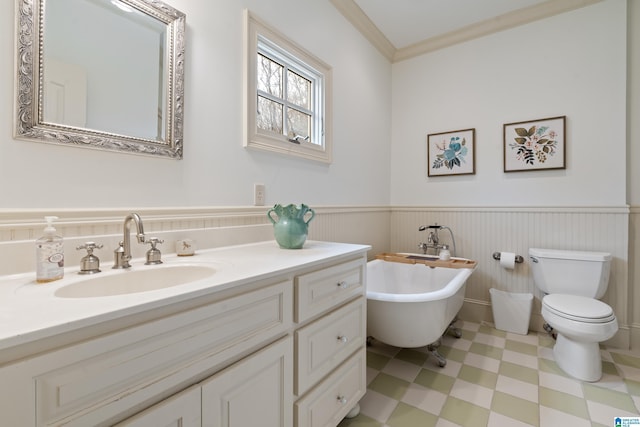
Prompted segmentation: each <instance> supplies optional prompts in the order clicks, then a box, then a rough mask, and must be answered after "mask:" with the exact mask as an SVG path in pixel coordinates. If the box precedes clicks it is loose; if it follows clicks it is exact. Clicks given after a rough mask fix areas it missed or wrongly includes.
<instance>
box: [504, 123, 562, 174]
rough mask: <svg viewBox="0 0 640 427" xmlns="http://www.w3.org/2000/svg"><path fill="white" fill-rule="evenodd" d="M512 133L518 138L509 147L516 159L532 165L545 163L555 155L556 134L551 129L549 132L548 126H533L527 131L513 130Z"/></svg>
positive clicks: (521, 129)
mask: <svg viewBox="0 0 640 427" xmlns="http://www.w3.org/2000/svg"><path fill="white" fill-rule="evenodd" d="M514 131H515V132H516V134H517V135H518V136H517V137H515V138H514V140H515V142H513V143H511V144H509V147H511V149H512V150H516V159H518V160H520V161H522V162H524V163H526V164H528V165H534V164H535V163H536V162H538V163H544V162H546V161H547V159H548V158H549V156H553V155H554V154H555V152H556V147H557V146H558V141H557V140H556V138H557V137H558V134H557V133H556V131H554V130H553V129H551V130H549V126H535V125H534V126H531V127H530V128H529V129H525V128H515V129H514Z"/></svg>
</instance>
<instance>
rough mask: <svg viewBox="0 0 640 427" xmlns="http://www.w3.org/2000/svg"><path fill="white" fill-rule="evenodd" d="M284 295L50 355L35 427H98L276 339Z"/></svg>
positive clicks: (285, 289) (212, 309)
mask: <svg viewBox="0 0 640 427" xmlns="http://www.w3.org/2000/svg"><path fill="white" fill-rule="evenodd" d="M292 294H293V289H292V283H291V281H285V282H281V283H278V284H276V285H272V286H269V287H265V288H263V289H259V290H256V291H253V292H250V293H247V294H243V295H240V296H236V297H232V298H228V299H225V300H221V301H218V302H215V303H212V304H209V305H206V306H203V307H200V308H197V309H193V310H190V311H187V312H184V313H180V314H177V315H173V316H169V317H167V318H164V319H160V320H156V321H153V322H150V323H147V324H144V325H141V326H137V327H134V328H130V329H127V330H124V331H122V332H117V333H114V334H110V335H108V336H105V337H103V338H98V339H95V340H91V341H88V342H86V343H83V344H79V345H76V346H73V347H70V348H66V349H63V350H59V351H57V352H55V360H51V362H50V363H52V364H54V365H56V364H57V365H58V366H62V367H60V368H57V369H54V370H53V371H50V372H48V373H45V374H42V375H39V376H37V377H36V378H35V385H36V393H37V394H36V401H37V409H36V418H37V425H38V426H45V425H47V426H48V425H62V424H64V425H65V426H75V425H78V426H87V425H99V424H100V423H103V422H104V421H105V420H109V419H110V418H109V417H111V416H113V414H114V413H121V412H125V411H127V410H128V409H129V408H132V407H134V406H135V405H138V404H140V403H141V402H145V401H148V400H149V399H153V397H154V396H156V395H159V394H160V393H163V392H165V391H166V390H167V389H169V388H171V387H176V386H178V385H179V384H184V382H185V381H188V380H190V379H191V378H196V377H197V376H198V375H201V374H202V373H204V372H206V371H207V370H211V369H212V368H214V367H216V366H217V365H221V364H223V363H224V362H225V361H226V360H228V359H230V358H233V357H235V356H237V355H239V354H241V353H242V352H244V351H247V350H249V349H251V348H253V347H255V346H257V345H259V344H260V343H262V342H265V340H268V339H272V338H274V337H276V336H278V335H280V334H282V333H284V332H285V331H286V330H288V328H289V327H290V326H291V324H292V305H293V304H292V303H293V295H292ZM61 361H65V362H66V363H65V364H64V365H62V364H61V363H60V362H61ZM45 363H46V362H45Z"/></svg>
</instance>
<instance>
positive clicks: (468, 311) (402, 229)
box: [390, 206, 640, 348]
mask: <svg viewBox="0 0 640 427" xmlns="http://www.w3.org/2000/svg"><path fill="white" fill-rule="evenodd" d="M629 211H630V210H629V207H627V206H622V207H604V208H603V207H593V208H592V207H576V208H524V207H523V208H506V207H499V208H488V207H483V208H464V207H454V208H447V207H436V208H434V207H429V208H427V207H392V208H391V241H390V250H391V251H392V252H418V244H419V243H420V242H426V241H427V231H422V232H420V231H418V227H419V226H420V225H428V224H435V223H438V224H440V225H446V226H448V227H450V228H451V229H452V230H453V233H454V236H455V241H456V246H457V248H456V249H457V255H458V256H462V257H465V258H471V259H474V260H477V261H478V268H477V270H476V271H475V272H474V274H473V275H472V276H471V278H470V279H469V281H468V284H467V291H466V298H465V304H464V307H463V309H462V311H461V314H460V317H461V318H463V319H468V320H474V321H478V322H480V321H485V322H493V315H492V312H491V304H490V301H491V299H490V295H489V289H490V288H497V289H501V290H505V291H509V292H526V293H533V294H534V296H535V298H534V306H533V315H532V318H531V329H533V330H542V323H543V321H542V318H541V316H540V296H541V295H540V293H539V292H538V291H537V290H536V289H535V286H534V284H533V278H532V276H531V273H530V271H529V259H528V250H529V248H530V247H539V248H556V249H575V250H593V251H606V252H610V253H611V254H612V255H613V263H612V269H611V276H610V282H609V289H608V291H607V294H606V295H605V297H604V301H606V302H607V303H608V304H610V305H611V306H612V307H613V309H614V311H615V313H616V316H617V317H618V321H619V323H620V332H619V333H618V334H617V336H616V337H614V338H613V339H612V341H610V344H611V345H615V346H617V347H622V348H628V347H629V345H630V327H631V313H629V308H630V305H629V298H630V296H631V293H630V291H629V277H628V272H629V259H628V255H629ZM440 237H441V243H446V242H447V241H448V233H447V232H446V231H445V230H442V231H441V232H440ZM496 251H507V252H515V253H516V254H518V255H522V256H523V257H524V263H522V264H517V265H516V268H515V269H514V270H505V269H503V268H501V267H500V264H499V262H498V261H496V260H494V259H493V257H492V254H493V253H494V252H496ZM637 310H638V313H640V308H638V309H637ZM634 318H636V319H638V318H640V317H637V315H636V316H634Z"/></svg>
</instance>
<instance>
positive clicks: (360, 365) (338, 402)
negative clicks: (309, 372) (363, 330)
mask: <svg viewBox="0 0 640 427" xmlns="http://www.w3.org/2000/svg"><path fill="white" fill-rule="evenodd" d="M366 389H367V380H366V350H365V348H364V347H363V348H361V349H360V350H359V351H358V352H357V353H356V354H354V355H353V356H352V357H351V358H350V359H349V360H347V361H346V362H345V363H344V364H342V365H341V366H340V367H339V368H338V370H336V371H335V372H334V373H333V374H331V375H330V376H329V377H328V378H327V379H326V380H325V381H323V382H322V383H320V384H319V385H318V386H317V387H315V388H314V389H313V390H311V392H310V393H309V394H307V395H306V396H304V397H303V398H302V399H300V400H298V402H296V405H295V419H296V426H297V427H335V426H337V425H338V423H339V422H340V420H342V419H343V418H344V416H345V415H347V414H348V413H349V411H350V410H351V409H352V408H353V407H354V406H355V405H356V404H357V403H358V401H359V400H360V398H362V396H364V393H365V391H366Z"/></svg>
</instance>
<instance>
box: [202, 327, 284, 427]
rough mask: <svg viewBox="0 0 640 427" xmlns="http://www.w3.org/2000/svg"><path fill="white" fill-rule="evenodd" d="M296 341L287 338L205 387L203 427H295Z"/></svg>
mask: <svg viewBox="0 0 640 427" xmlns="http://www.w3.org/2000/svg"><path fill="white" fill-rule="evenodd" d="M292 360H293V339H292V338H291V337H290V336H287V337H285V338H283V339H281V340H280V341H277V342H276V343H274V344H272V345H270V346H268V347H266V348H265V349H263V350H260V351H258V352H256V353H254V354H252V355H250V356H249V357H247V358H245V359H243V360H241V361H239V362H238V363H236V364H234V365H232V366H230V367H229V368H227V369H225V370H224V371H222V372H220V373H218V374H216V375H214V376H213V377H211V378H209V379H208V380H205V381H204V382H203V383H202V426H203V427H248V426H260V427H292V425H293V410H292V405H293V361H292Z"/></svg>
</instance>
